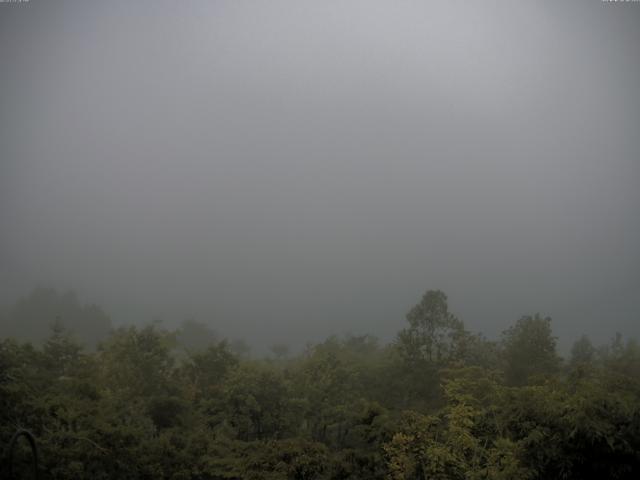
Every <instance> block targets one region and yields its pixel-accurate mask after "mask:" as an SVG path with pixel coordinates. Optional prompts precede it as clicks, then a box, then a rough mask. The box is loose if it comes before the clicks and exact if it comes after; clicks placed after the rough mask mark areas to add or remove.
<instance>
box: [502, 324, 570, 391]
mask: <svg viewBox="0 0 640 480" xmlns="http://www.w3.org/2000/svg"><path fill="white" fill-rule="evenodd" d="M502 346H503V353H504V359H505V362H506V366H505V376H506V380H507V383H509V384H510V385H524V384H526V383H527V382H529V381H530V380H534V378H533V377H535V376H544V375H549V374H553V373H556V372H557V371H558V368H559V366H560V357H559V356H558V354H557V353H556V337H554V336H553V335H552V331H551V318H549V317H544V318H543V317H541V316H540V315H539V314H536V315H534V316H525V317H522V318H521V319H520V320H518V321H517V322H516V324H515V325H513V326H512V327H510V328H508V329H507V330H505V331H504V332H503V333H502Z"/></svg>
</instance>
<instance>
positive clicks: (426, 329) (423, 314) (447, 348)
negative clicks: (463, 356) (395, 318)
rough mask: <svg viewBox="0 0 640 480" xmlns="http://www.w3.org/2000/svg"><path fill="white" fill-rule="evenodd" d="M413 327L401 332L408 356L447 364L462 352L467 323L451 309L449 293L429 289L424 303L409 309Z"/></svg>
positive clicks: (399, 339) (401, 338)
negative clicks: (461, 347) (460, 347)
mask: <svg viewBox="0 0 640 480" xmlns="http://www.w3.org/2000/svg"><path fill="white" fill-rule="evenodd" d="M407 321H408V322H409V328H406V329H404V330H402V331H401V332H400V333H399V335H398V343H399V345H400V348H401V350H402V352H403V353H404V355H405V356H406V358H407V359H409V360H411V361H420V360H423V361H427V362H428V363H431V364H438V365H439V364H444V363H446V362H447V361H450V360H452V359H453V358H455V357H456V355H458V354H459V351H458V347H459V340H460V339H461V337H462V335H463V333H464V324H463V323H462V322H461V321H460V320H458V319H457V318H456V317H455V315H453V314H452V313H451V312H449V306H448V304H447V296H446V295H445V293H444V292H442V291H440V290H429V291H427V292H426V293H425V294H424V296H423V297H422V300H421V301H420V303H418V304H417V305H415V306H414V307H413V308H412V309H411V310H410V311H409V313H407Z"/></svg>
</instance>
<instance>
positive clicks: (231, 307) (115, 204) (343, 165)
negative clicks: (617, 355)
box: [0, 0, 640, 345]
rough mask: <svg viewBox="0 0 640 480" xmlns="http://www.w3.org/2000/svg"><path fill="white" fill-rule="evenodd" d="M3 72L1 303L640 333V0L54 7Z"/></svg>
mask: <svg viewBox="0 0 640 480" xmlns="http://www.w3.org/2000/svg"><path fill="white" fill-rule="evenodd" d="M0 80H1V83H0V108H1V110H0V112H1V113H0V302H2V303H5V304H6V303H10V302H13V301H14V300H15V299H16V298H18V297H19V296H22V295H24V294H26V293H27V292H28V291H29V290H30V289H31V288H33V287H34V286H36V285H51V286H55V287H57V288H59V289H63V290H65V289H68V288H71V289H74V290H76V291H77V292H78V293H79V295H80V298H81V299H82V300H83V301H86V302H97V303H98V304H100V305H102V306H103V307H104V308H105V309H106V310H107V311H108V312H109V313H110V314H111V316H112V318H113V320H114V322H115V323H117V324H120V323H124V322H138V323H142V322H146V321H149V320H150V319H152V318H154V317H160V318H163V319H164V320H165V321H166V322H167V323H168V324H170V325H173V324H176V322H178V321H180V320H182V319H184V318H185V317H195V318H197V319H198V320H202V321H206V322H208V323H210V324H211V325H212V326H214V328H216V329H217V330H218V331H219V332H221V333H223V334H225V335H229V336H231V337H245V338H246V339H247V340H248V341H249V342H250V343H252V344H254V345H268V344H270V343H274V342H289V343H292V344H297V345H299V344H301V343H303V342H304V341H306V340H319V339H321V338H323V337H325V336H326V335H328V334H331V333H344V332H349V331H350V332H354V333H373V334H376V335H379V336H381V337H382V338H384V339H389V338H391V337H392V335H393V334H394V333H395V332H396V331H397V330H399V329H400V328H402V327H403V326H404V314H405V313H406V311H407V310H408V309H409V308H410V307H411V306H412V305H413V304H415V303H416V302H417V301H418V300H419V299H420V297H421V295H422V294H423V293H424V291H425V290H426V289H431V288H439V289H443V290H444V291H445V292H447V294H448V295H449V299H450V304H451V307H452V309H453V311H454V312H455V313H457V314H458V315H459V316H460V317H461V318H462V319H463V320H464V321H465V322H466V324H467V326H468V327H469V328H470V329H472V330H476V331H477V330H481V331H484V332H485V333H487V334H488V335H489V336H492V337H493V336H495V335H497V334H498V333H499V332H500V331H501V330H503V329H504V328H506V327H507V326H508V325H509V324H511V323H512V322H514V321H515V320H517V319H518V318H519V317H520V316H521V315H523V314H528V313H535V312H540V313H542V314H548V315H550V316H552V317H553V319H554V328H555V331H556V333H557V334H558V335H560V337H561V339H563V340H565V341H569V340H572V339H573V338H575V337H576V336H578V335H580V334H582V333H588V334H590V335H592V336H593V337H594V338H596V339H597V340H607V339H608V338H610V337H612V336H613V334H614V333H615V331H620V332H622V333H624V334H625V335H635V336H640V305H639V302H638V300H639V299H640V208H639V207H640V3H629V4H610V3H602V2H601V1H600V0H581V1H562V2H558V1H533V0H532V1H518V2H514V1H512V0H509V1H507V0H504V1H474V2H469V1H437V2H435V1H434V2H430V1H426V0H425V1H404V0H393V1H391V0H389V1H377V0H362V1H349V0H342V1H338V0H318V1H304V0H295V1H293V0H292V1H274V0H268V1H267V0H265V1H246V2H245V1H237V0H229V1H214V0H211V1H206V2H205V1H188V2H184V1H175V0H173V1H147V2H144V1H118V0H110V1H107V2H100V3H99V4H98V3H97V2H86V1H85V2H65V1H46V2H45V1H43V0H31V1H30V2H28V3H24V4H0Z"/></svg>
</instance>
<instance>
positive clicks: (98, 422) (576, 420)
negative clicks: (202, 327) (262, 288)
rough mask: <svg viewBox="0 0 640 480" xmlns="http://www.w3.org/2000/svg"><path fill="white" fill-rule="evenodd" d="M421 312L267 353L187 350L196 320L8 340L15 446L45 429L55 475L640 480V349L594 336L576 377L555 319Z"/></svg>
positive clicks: (577, 353)
mask: <svg viewBox="0 0 640 480" xmlns="http://www.w3.org/2000/svg"><path fill="white" fill-rule="evenodd" d="M407 319H408V321H409V327H408V328H407V329H405V330H403V332H401V334H400V335H399V337H398V340H397V342H395V343H393V344H391V345H380V343H379V342H378V341H377V340H376V339H375V338H374V337H371V336H367V335H364V336H348V337H345V338H338V337H331V338H329V339H327V340H326V341H325V342H322V343H320V344H317V345H310V346H309V347H308V348H307V350H306V351H305V352H304V353H302V354H300V355H286V354H285V353H283V354H281V355H278V354H277V353H276V352H275V351H274V353H276V356H277V357H278V358H277V359H274V358H272V357H271V358H267V359H264V360H257V359H250V358H248V357H247V353H246V349H244V348H237V345H236V347H235V348H234V347H233V346H230V345H229V344H228V343H227V342H226V341H217V340H213V339H212V338H210V339H208V340H207V341H206V344H205V343H203V345H202V346H200V347H197V348H190V349H187V352H186V354H185V352H184V343H185V340H184V338H182V340H180V335H184V332H185V326H184V325H183V326H182V327H181V328H180V329H179V330H178V331H176V332H169V331H165V330H162V329H161V328H159V327H158V326H157V325H151V326H147V327H143V328H135V327H128V328H119V329H117V330H115V331H113V332H112V333H111V334H110V336H109V337H108V338H106V340H105V341H104V342H103V343H102V344H101V345H100V347H99V348H98V349H97V350H93V349H88V350H86V349H84V348H83V346H82V345H81V344H79V343H78V342H77V341H76V338H77V336H75V335H74V334H73V332H71V331H69V330H68V329H67V328H66V326H63V325H62V324H61V323H58V324H54V325H53V328H52V329H51V331H50V333H49V336H48V337H47V338H43V339H42V340H41V342H39V344H38V346H37V347H34V346H33V345H32V344H30V343H19V342H17V341H15V340H2V341H0V446H2V447H4V446H6V445H7V443H8V441H9V439H10V437H11V435H12V434H13V432H14V431H15V430H16V429H17V428H24V427H26V428H29V429H30V430H31V431H33V433H34V434H35V436H36V438H37V441H38V444H39V446H40V450H41V458H42V462H41V467H42V474H43V475H42V477H43V478H45V479H47V480H49V479H61V480H66V479H77V478H93V479H97V480H102V479H105V480H106V479H112V478H118V479H125V480H126V479H154V480H155V479H161V480H162V479H174V480H221V479H226V480H251V479H260V480H262V479H265V480H361V479H367V480H369V479H371V480H383V479H386V480H427V479H429V480H480V479H490V480H511V479H524V480H549V479H551V480H554V479H562V480H583V479H591V478H594V479H602V478H607V479H614V480H626V479H635V478H638V476H639V475H640V453H639V452H640V348H639V347H638V344H637V343H636V342H634V341H632V340H628V341H624V340H623V339H622V338H621V337H620V336H617V337H616V338H615V339H614V340H613V341H612V342H611V344H610V345H608V346H606V347H602V348H599V349H598V348H595V347H593V346H592V345H591V343H590V342H589V341H588V340H587V339H586V338H583V339H580V340H579V341H578V342H576V344H575V346H574V348H573V349H572V354H571V359H570V362H569V363H568V365H567V368H565V369H564V370H563V369H562V368H561V361H560V358H559V357H558V355H557V354H556V351H555V339H554V337H553V335H552V332H551V324H550V320H549V319H545V318H541V317H539V316H534V317H524V318H522V319H521V320H520V321H518V322H517V323H516V324H515V325H514V326H513V327H512V328H510V329H509V330H507V331H506V332H505V334H504V336H503V340H502V342H500V343H495V342H491V341H488V340H486V339H485V338H484V337H482V336H480V335H474V334H471V333H470V332H468V331H466V330H465V329H464V326H463V324H462V322H460V321H459V320H457V319H456V318H455V316H453V314H452V313H450V312H449V309H448V306H447V301H446V296H445V295H444V294H443V293H442V292H438V291H435V292H427V294H425V296H424V298H423V299H422V301H421V303H420V304H418V305H417V306H416V307H415V308H414V309H412V310H411V312H410V313H409V315H408V317H407ZM192 327H193V326H191V327H189V328H192ZM198 328H199V327H198ZM181 342H182V343H181ZM281 351H282V352H284V350H281ZM23 450H24V449H23V446H22V445H21V446H20V447H19V451H18V457H19V458H22V457H21V455H22V454H24V458H27V456H26V455H27V452H26V451H23ZM22 466H23V465H22V463H20V464H19V465H18V467H19V469H20V468H21V467H22ZM4 469H6V463H2V464H0V477H2V478H4V477H5V476H6V470H4ZM25 471H26V470H25ZM21 473H25V472H24V471H21Z"/></svg>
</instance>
